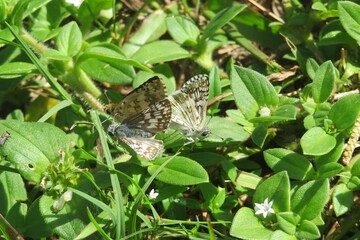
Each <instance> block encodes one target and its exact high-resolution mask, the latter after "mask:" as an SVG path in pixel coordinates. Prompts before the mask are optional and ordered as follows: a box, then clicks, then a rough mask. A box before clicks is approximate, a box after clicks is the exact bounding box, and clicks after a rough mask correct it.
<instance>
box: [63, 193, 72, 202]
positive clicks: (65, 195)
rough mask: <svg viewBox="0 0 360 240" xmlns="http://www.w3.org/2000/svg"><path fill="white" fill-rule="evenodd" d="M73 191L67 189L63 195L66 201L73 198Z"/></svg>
mask: <svg viewBox="0 0 360 240" xmlns="http://www.w3.org/2000/svg"><path fill="white" fill-rule="evenodd" d="M72 193H73V192H72V191H70V190H67V191H66V192H64V194H63V195H62V196H61V197H62V198H63V199H64V201H65V202H68V201H70V200H71V199H72Z"/></svg>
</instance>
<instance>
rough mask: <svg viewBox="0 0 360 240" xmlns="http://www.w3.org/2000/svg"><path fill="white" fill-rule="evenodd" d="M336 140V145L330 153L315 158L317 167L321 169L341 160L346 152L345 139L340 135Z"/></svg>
mask: <svg viewBox="0 0 360 240" xmlns="http://www.w3.org/2000/svg"><path fill="white" fill-rule="evenodd" d="M335 139H336V145H335V147H334V148H333V149H331V151H330V152H328V153H326V154H324V155H321V156H318V157H315V158H314V163H315V164H316V167H318V168H320V167H321V166H322V165H324V164H328V163H332V162H337V161H338V160H339V159H340V157H341V155H342V152H343V150H344V137H343V136H342V135H341V134H338V135H337V136H335Z"/></svg>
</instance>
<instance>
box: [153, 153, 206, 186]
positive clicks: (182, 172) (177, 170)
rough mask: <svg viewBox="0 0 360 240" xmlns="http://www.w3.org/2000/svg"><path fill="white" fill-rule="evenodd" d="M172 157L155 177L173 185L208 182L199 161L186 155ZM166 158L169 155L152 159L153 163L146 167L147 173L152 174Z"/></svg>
mask: <svg viewBox="0 0 360 240" xmlns="http://www.w3.org/2000/svg"><path fill="white" fill-rule="evenodd" d="M173 158H174V159H172V160H171V161H170V162H169V163H168V164H167V165H166V166H165V167H164V168H163V169H162V170H161V172H160V173H159V174H158V175H157V176H156V179H158V180H160V181H162V182H166V183H169V184H174V185H195V184H199V183H205V182H209V176H208V174H207V172H206V170H205V169H204V168H203V167H202V166H201V165H200V164H199V163H197V162H195V161H193V160H191V159H189V158H186V157H173ZM168 159H169V157H166V158H160V159H156V160H155V161H152V163H153V165H151V166H149V168H148V171H149V173H150V174H154V173H155V171H156V170H157V169H158V168H159V167H160V166H161V164H163V163H164V162H165V161H167V160H168Z"/></svg>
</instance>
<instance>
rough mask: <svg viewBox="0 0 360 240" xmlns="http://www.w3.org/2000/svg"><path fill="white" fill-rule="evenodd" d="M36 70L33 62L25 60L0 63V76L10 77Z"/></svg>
mask: <svg viewBox="0 0 360 240" xmlns="http://www.w3.org/2000/svg"><path fill="white" fill-rule="evenodd" d="M35 71H36V67H35V65H34V64H31V63H27V62H10V63H4V64H2V65H0V78H3V79H11V78H18V77H21V76H24V75H26V74H29V73H33V72H35Z"/></svg>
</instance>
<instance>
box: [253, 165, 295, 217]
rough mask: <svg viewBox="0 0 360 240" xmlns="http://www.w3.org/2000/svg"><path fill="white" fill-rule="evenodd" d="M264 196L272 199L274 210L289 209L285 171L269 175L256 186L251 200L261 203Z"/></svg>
mask: <svg viewBox="0 0 360 240" xmlns="http://www.w3.org/2000/svg"><path fill="white" fill-rule="evenodd" d="M266 198H268V199H269V201H274V203H273V209H274V210H275V212H287V211H289V210H290V181H289V176H288V175H287V173H286V172H285V171H283V172H279V173H277V174H275V175H273V176H271V177H270V178H268V179H266V180H265V181H263V182H262V183H260V184H259V185H258V186H257V187H256V191H255V194H254V198H253V202H254V203H263V202H264V201H265V199H266Z"/></svg>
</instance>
